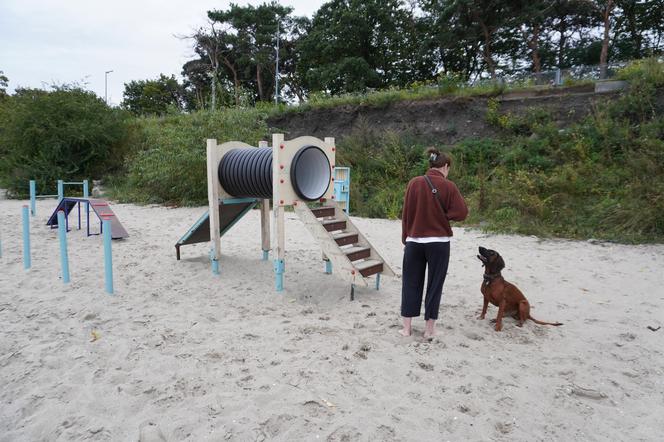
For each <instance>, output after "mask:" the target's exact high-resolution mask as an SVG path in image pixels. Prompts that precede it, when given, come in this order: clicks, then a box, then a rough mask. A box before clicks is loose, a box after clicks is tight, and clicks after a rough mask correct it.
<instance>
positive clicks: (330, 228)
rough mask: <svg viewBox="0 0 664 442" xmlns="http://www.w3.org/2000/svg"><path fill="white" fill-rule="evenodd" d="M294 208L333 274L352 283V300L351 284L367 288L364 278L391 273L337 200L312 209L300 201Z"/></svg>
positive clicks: (392, 274) (392, 273) (389, 274)
mask: <svg viewBox="0 0 664 442" xmlns="http://www.w3.org/2000/svg"><path fill="white" fill-rule="evenodd" d="M294 208H295V213H297V215H298V216H299V217H300V219H301V220H302V222H303V223H304V225H305V226H306V227H307V229H308V230H309V232H311V234H312V235H313V236H314V238H315V239H316V240H317V241H318V242H319V244H320V245H321V248H322V249H323V255H324V256H325V258H326V259H328V260H329V261H330V262H331V263H332V266H333V269H334V273H335V274H336V275H337V276H339V277H340V278H342V279H344V280H346V281H348V282H350V283H351V284H352V285H351V299H352V296H353V288H354V286H355V285H361V286H363V287H366V286H367V285H368V283H367V280H366V278H368V277H369V276H372V275H377V276H379V275H381V274H382V275H386V276H394V272H393V271H392V269H391V268H390V266H389V265H388V264H387V262H386V261H385V260H384V259H383V257H382V256H380V254H379V253H378V252H377V251H376V249H375V248H374V247H373V246H372V245H371V243H369V241H368V240H367V239H366V238H365V237H364V235H362V233H361V232H360V231H359V230H358V228H357V227H355V225H354V224H353V223H352V222H351V220H350V218H349V217H348V215H347V214H346V212H344V211H343V210H342V209H341V208H340V207H339V206H338V205H337V203H336V202H331V203H327V204H326V205H325V206H323V207H317V208H313V209H312V208H310V207H309V206H307V205H306V204H303V203H301V204H298V205H296V206H294Z"/></svg>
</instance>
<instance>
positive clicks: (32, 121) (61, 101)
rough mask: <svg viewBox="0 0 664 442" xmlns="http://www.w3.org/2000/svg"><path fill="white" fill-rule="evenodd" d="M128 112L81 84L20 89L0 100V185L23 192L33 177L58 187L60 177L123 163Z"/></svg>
mask: <svg viewBox="0 0 664 442" xmlns="http://www.w3.org/2000/svg"><path fill="white" fill-rule="evenodd" d="M126 116H127V115H126V113H125V112H124V111H122V110H119V109H112V108H109V107H108V106H107V105H106V104H105V103H104V101H103V99H101V98H99V97H97V96H96V95H95V94H94V93H93V92H90V91H86V90H82V89H80V88H78V87H70V86H58V87H54V88H53V89H52V90H50V91H44V90H38V89H18V90H17V91H16V93H15V94H14V95H11V96H9V98H8V99H7V100H6V103H4V104H3V106H0V146H3V147H2V149H3V152H2V155H0V185H1V186H3V187H5V188H6V189H8V190H9V192H10V195H13V196H25V194H26V193H27V184H28V180H30V179H36V180H38V181H39V183H40V187H41V186H44V187H43V188H45V190H46V191H55V183H56V180H58V179H64V180H67V181H71V180H80V179H82V178H100V177H102V176H106V175H107V174H109V173H111V172H113V171H114V170H115V169H116V168H118V167H120V166H121V165H122V162H123V159H124V158H123V157H124V148H125V144H124V142H125V138H126V131H127V128H126ZM49 187H50V189H49Z"/></svg>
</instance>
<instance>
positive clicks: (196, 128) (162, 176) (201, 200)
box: [111, 109, 268, 205]
mask: <svg viewBox="0 0 664 442" xmlns="http://www.w3.org/2000/svg"><path fill="white" fill-rule="evenodd" d="M265 118H266V114H265V113H262V112H259V111H257V110H254V109H228V110H223V111H217V112H213V113H211V112H196V113H193V114H188V115H169V116H165V117H161V118H141V119H138V120H136V123H135V124H134V126H133V127H132V140H133V141H132V142H133V143H134V144H133V150H134V153H133V154H132V155H129V156H128V158H127V161H126V176H122V177H118V178H117V179H114V180H112V188H111V191H112V192H113V194H114V195H115V196H116V197H117V198H119V199H120V200H122V201H133V202H139V203H169V204H177V205H196V204H205V203H206V202H207V172H206V139H208V138H214V139H217V142H218V143H219V144H221V143H224V142H226V141H233V140H237V141H243V142H245V143H248V144H251V145H254V146H255V145H257V143H258V141H260V140H263V139H265V137H266V134H267V132H268V131H267V127H266V125H265Z"/></svg>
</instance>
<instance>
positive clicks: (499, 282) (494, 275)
mask: <svg viewBox="0 0 664 442" xmlns="http://www.w3.org/2000/svg"><path fill="white" fill-rule="evenodd" d="M479 250H480V254H479V255H477V257H478V258H479V260H480V261H482V263H483V264H484V281H483V282H482V288H481V291H482V295H484V305H483V306H482V314H481V315H480V319H484V317H485V316H486V309H487V307H488V306H489V303H491V304H493V305H495V306H496V307H498V316H497V317H496V331H500V330H502V328H503V316H505V315H512V316H513V317H514V319H516V320H517V321H519V323H518V324H517V325H518V326H519V327H522V326H523V323H524V322H525V321H527V320H528V319H530V320H531V321H533V322H534V323H535V324H541V325H556V326H557V325H562V324H561V323H560V322H543V321H538V320H537V319H535V318H533V317H532V316H530V304H529V303H528V300H527V299H526V297H525V296H523V293H521V290H519V289H518V288H517V287H516V286H515V285H514V284H510V283H509V282H507V281H505V278H503V276H502V275H501V274H500V271H501V270H502V269H504V268H505V261H503V258H502V257H501V256H500V254H498V252H496V251H495V250H489V249H485V248H484V247H480V249H479Z"/></svg>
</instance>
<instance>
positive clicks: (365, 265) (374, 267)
mask: <svg viewBox="0 0 664 442" xmlns="http://www.w3.org/2000/svg"><path fill="white" fill-rule="evenodd" d="M353 266H355V268H356V269H357V270H358V271H359V272H360V275H362V276H364V277H365V278H366V277H367V276H371V275H375V274H376V273H381V272H382V271H383V261H378V260H377V259H367V260H366V261H362V262H358V263H357V264H353Z"/></svg>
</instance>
